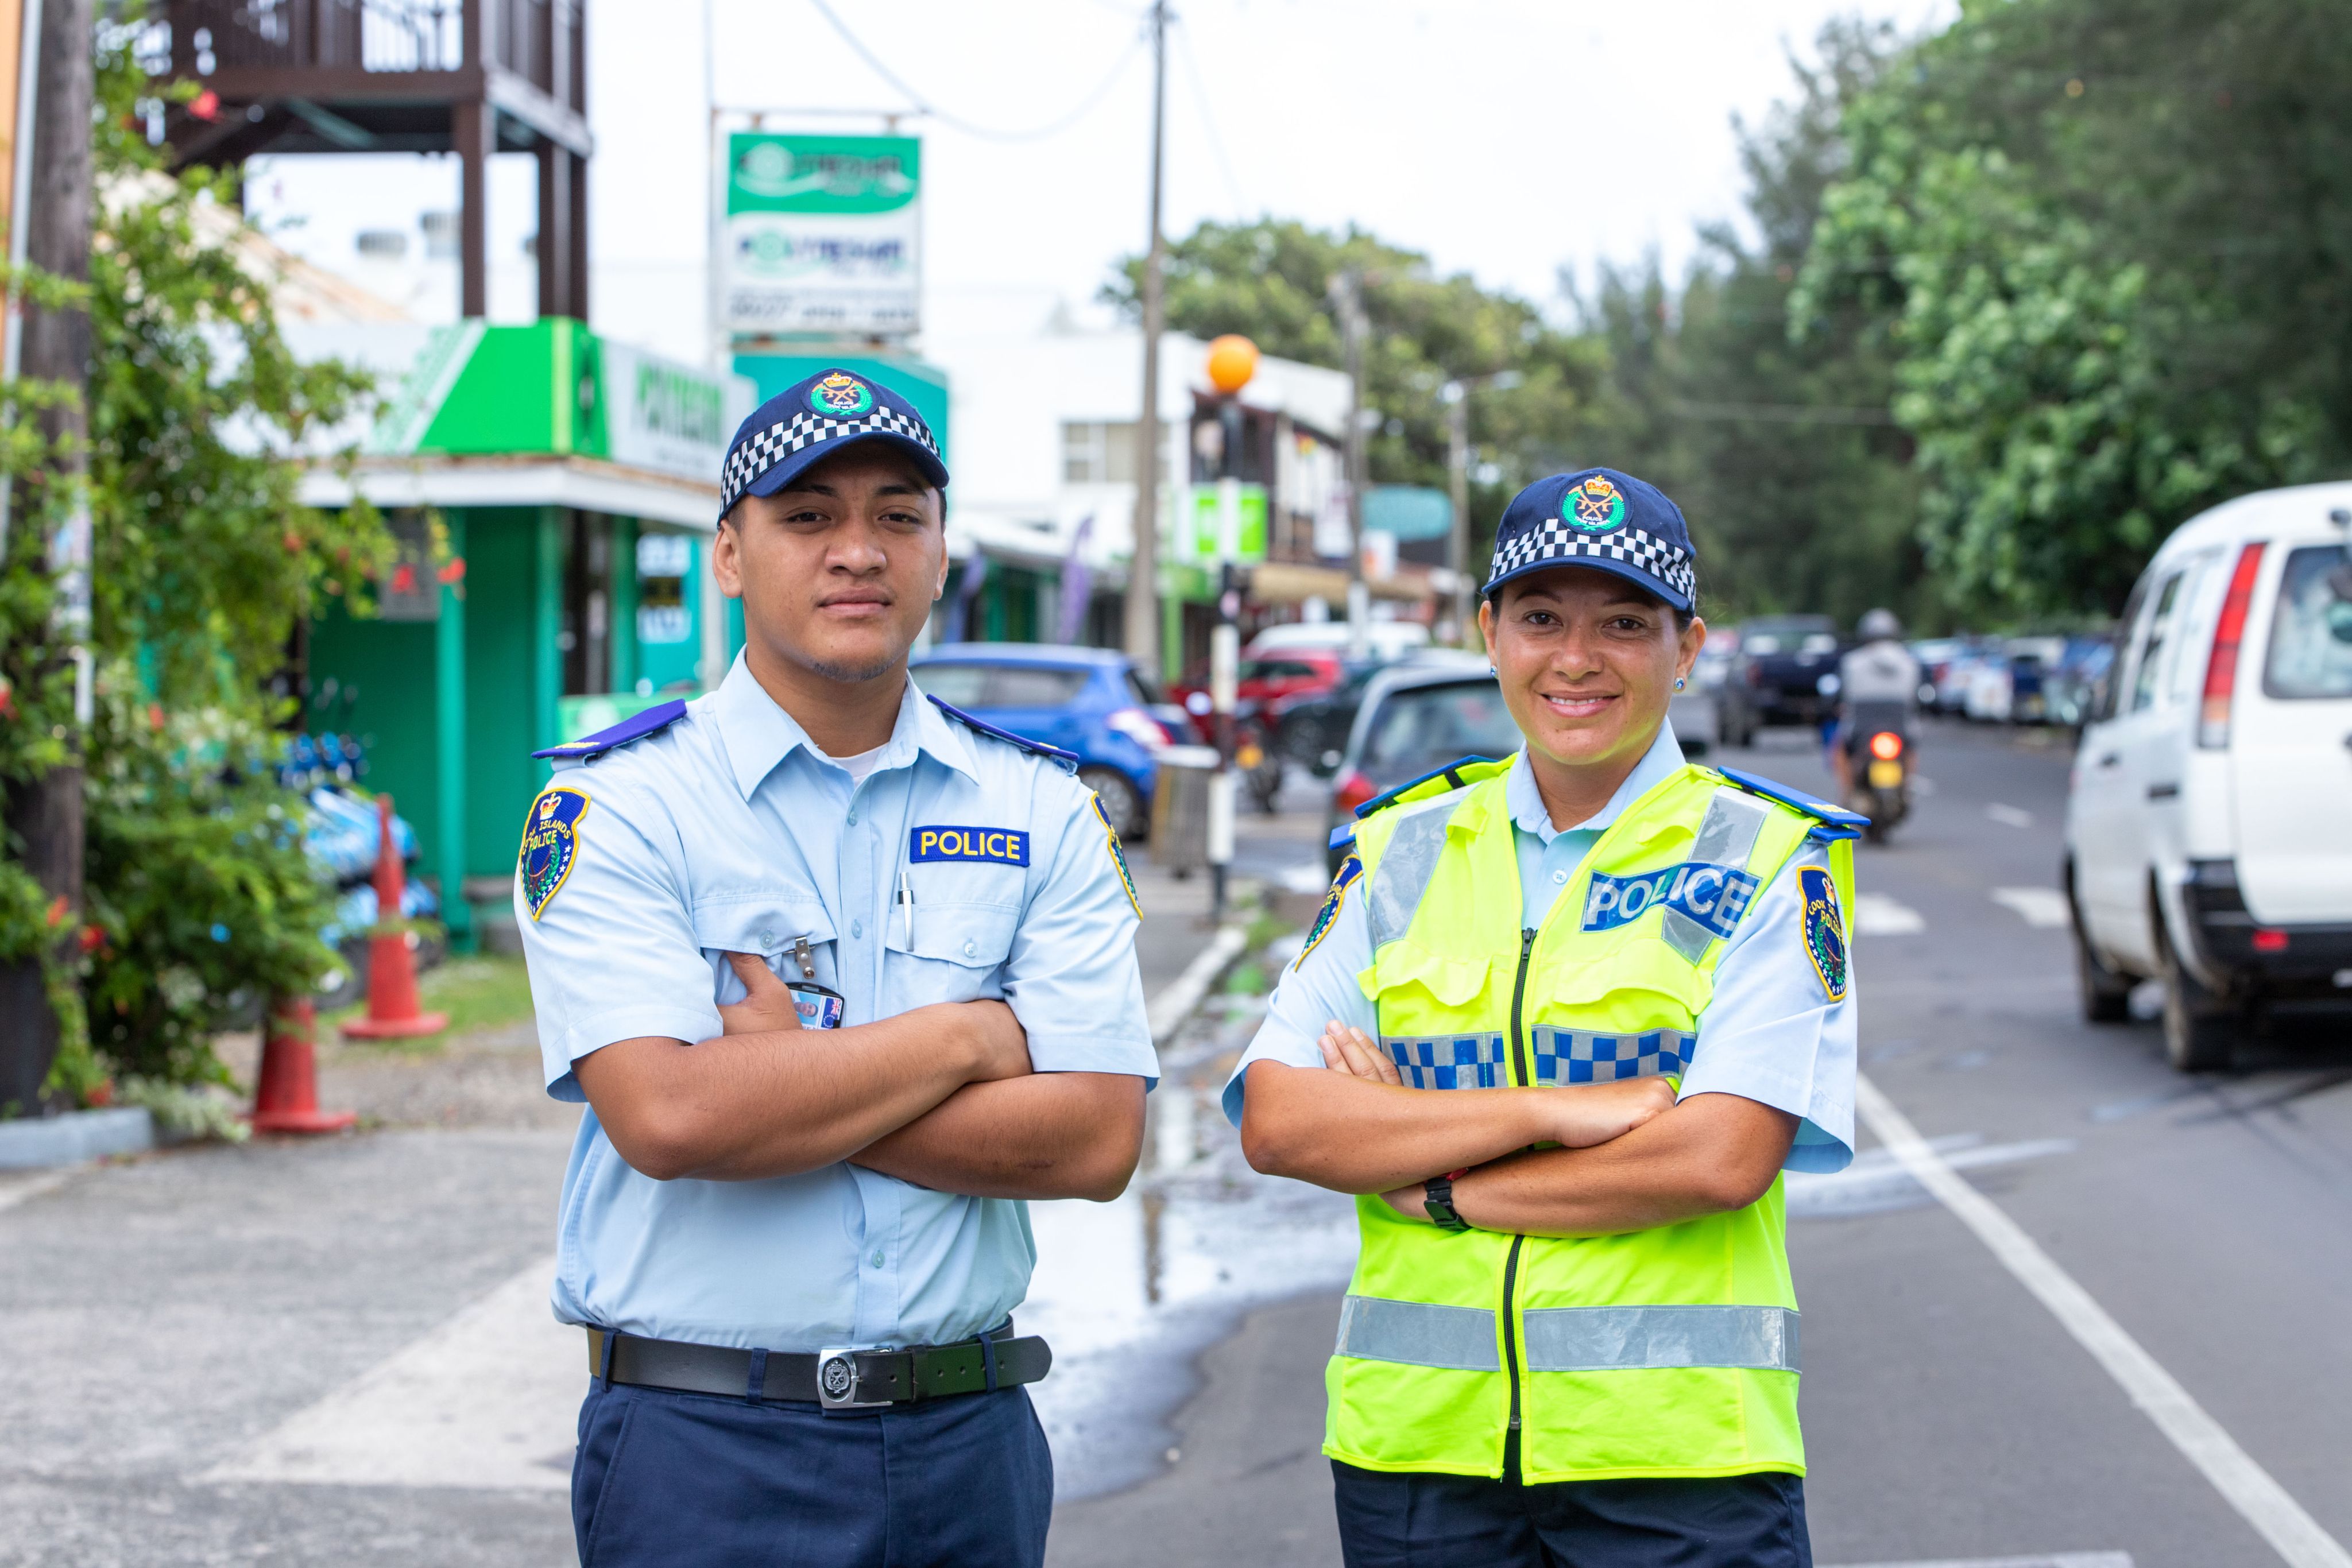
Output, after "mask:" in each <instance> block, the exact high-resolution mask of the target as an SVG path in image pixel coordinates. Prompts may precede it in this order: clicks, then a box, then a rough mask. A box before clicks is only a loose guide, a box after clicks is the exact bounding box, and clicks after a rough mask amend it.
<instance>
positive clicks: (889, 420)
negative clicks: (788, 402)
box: [719, 405, 940, 517]
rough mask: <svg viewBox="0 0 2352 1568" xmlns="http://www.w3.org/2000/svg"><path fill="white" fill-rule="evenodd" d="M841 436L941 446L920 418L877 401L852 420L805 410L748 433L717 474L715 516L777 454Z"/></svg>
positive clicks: (933, 449)
mask: <svg viewBox="0 0 2352 1568" xmlns="http://www.w3.org/2000/svg"><path fill="white" fill-rule="evenodd" d="M845 435H903V436H905V437H907V438H908V440H909V441H912V442H915V443H916V444H919V445H920V446H921V447H922V448H923V450H924V451H926V452H929V454H930V455H932V456H933V457H937V456H939V455H940V444H939V443H938V442H936V441H934V440H932V439H931V433H930V430H929V427H928V426H927V425H925V424H924V423H923V422H922V421H921V420H919V419H913V418H909V417H908V415H906V414H903V413H897V412H896V411H894V410H891V409H887V408H883V407H880V406H878V405H877V406H876V407H875V408H873V409H871V410H869V411H868V412H866V413H862V414H860V415H858V416H857V417H856V418H855V419H835V418H833V417H832V416H830V415H828V414H822V413H811V412H809V411H807V410H805V409H803V411H802V412H800V413H795V414H794V415H793V416H792V418H790V419H787V420H782V421H780V422H778V423H774V424H772V425H770V426H768V428H767V429H765V430H763V431H761V432H760V434H757V435H754V436H751V437H750V438H749V439H747V440H746V441H744V443H743V444H741V445H740V446H738V447H736V448H735V450H734V451H733V452H731V453H730V454H729V455H728V457H727V467H726V471H725V472H724V473H722V474H720V475H719V515H720V516H722V517H724V516H725V515H726V513H727V511H728V510H729V508H730V507H733V506H734V505H735V503H736V502H737V501H739V500H741V499H742V497H743V491H744V489H745V487H746V486H749V485H750V484H751V481H752V480H754V479H757V478H758V477H759V476H761V475H762V474H765V473H766V472H767V471H768V470H769V469H770V468H771V467H772V466H773V465H775V463H776V461H777V460H778V459H779V458H783V457H789V456H791V455H793V453H795V452H799V451H802V450H803V449H804V448H807V447H811V446H814V445H817V444H820V443H823V442H827V441H837V440H839V439H840V438H841V437H843V436H845Z"/></svg>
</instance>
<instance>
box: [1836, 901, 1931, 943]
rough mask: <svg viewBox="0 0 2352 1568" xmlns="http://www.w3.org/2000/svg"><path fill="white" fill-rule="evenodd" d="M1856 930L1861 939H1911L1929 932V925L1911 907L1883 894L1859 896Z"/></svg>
mask: <svg viewBox="0 0 2352 1568" xmlns="http://www.w3.org/2000/svg"><path fill="white" fill-rule="evenodd" d="M1853 929H1854V933H1855V935H1857V936H1913V935H1916V933H1918V932H1921V931H1925V930H1926V929H1927V921H1926V920H1925V919H1924V918H1922V917H1921V915H1920V914H1919V912H1918V911H1917V910H1916V909H1914V908H1912V907H1911V906H1910V905H1909V904H1897V903H1896V902H1895V900H1893V899H1891V898H1889V897H1887V896H1886V895H1885V894H1883V893H1857V894H1854V895H1853Z"/></svg>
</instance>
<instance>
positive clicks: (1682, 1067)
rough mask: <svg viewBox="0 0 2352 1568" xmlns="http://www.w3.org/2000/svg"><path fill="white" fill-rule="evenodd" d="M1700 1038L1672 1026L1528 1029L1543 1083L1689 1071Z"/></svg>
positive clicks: (1603, 1080)
mask: <svg viewBox="0 0 2352 1568" xmlns="http://www.w3.org/2000/svg"><path fill="white" fill-rule="evenodd" d="M1697 1044H1698V1041H1697V1040H1696V1039H1694V1038H1693V1037H1691V1036H1689V1035H1686V1034H1683V1033H1680V1032H1678V1031H1677V1030H1671V1029H1656V1030H1650V1031H1649V1032H1648V1033H1646V1034H1591V1033H1588V1032H1586V1031H1584V1030H1568V1029H1552V1028H1549V1026H1546V1027H1539V1028H1537V1029H1533V1030H1528V1048H1529V1050H1530V1051H1531V1052H1532V1055H1533V1061H1532V1063H1531V1071H1533V1072H1534V1073H1535V1081H1536V1082H1538V1084H1543V1083H1614V1082H1616V1081H1617V1080H1619V1079H1621V1078H1656V1077H1660V1076H1670V1075H1673V1074H1676V1073H1681V1072H1686V1071H1689V1070H1690V1061H1691V1052H1692V1051H1693V1050H1694V1049H1695V1048H1696V1046H1697Z"/></svg>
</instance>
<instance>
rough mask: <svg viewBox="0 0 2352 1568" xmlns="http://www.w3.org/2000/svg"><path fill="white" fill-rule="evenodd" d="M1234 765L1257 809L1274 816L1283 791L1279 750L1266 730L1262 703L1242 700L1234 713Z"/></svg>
mask: <svg viewBox="0 0 2352 1568" xmlns="http://www.w3.org/2000/svg"><path fill="white" fill-rule="evenodd" d="M1234 767H1235V768H1239V769H1241V775H1242V783H1243V784H1244V786H1246V787H1247V788H1248V789H1249V795H1250V799H1251V800H1254V801H1255V802H1256V803H1257V809H1258V810H1261V811H1263V812H1265V814H1266V815H1267V816H1269V817H1270V816H1272V815H1274V813H1275V810H1276V805H1275V802H1276V799H1277V798H1278V797H1280V795H1281V794H1282V753H1281V751H1280V750H1278V749H1277V748H1276V747H1275V745H1274V741H1273V737H1271V736H1269V735H1267V734H1266V732H1265V705H1264V704H1263V703H1258V702H1244V703H1241V704H1239V705H1238V706H1237V707H1236V709H1235V711H1234Z"/></svg>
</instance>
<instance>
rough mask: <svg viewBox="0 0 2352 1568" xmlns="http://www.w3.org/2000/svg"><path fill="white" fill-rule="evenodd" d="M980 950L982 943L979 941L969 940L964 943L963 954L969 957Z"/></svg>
mask: <svg viewBox="0 0 2352 1568" xmlns="http://www.w3.org/2000/svg"><path fill="white" fill-rule="evenodd" d="M979 951H980V944H979V943H977V942H967V943H965V944H964V945H963V956H965V957H967V958H969V957H971V956H972V955H973V954H975V953H977V952H979Z"/></svg>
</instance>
